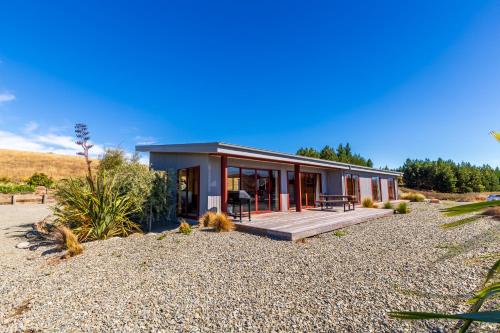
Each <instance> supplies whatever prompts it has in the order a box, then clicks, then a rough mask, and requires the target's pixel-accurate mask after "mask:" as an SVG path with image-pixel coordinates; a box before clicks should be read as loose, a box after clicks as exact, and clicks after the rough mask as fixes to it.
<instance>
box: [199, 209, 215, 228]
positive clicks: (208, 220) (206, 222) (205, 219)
mask: <svg viewBox="0 0 500 333" xmlns="http://www.w3.org/2000/svg"><path fill="white" fill-rule="evenodd" d="M216 216H217V214H216V213H214V212H211V211H208V212H206V213H205V214H203V215H202V216H201V217H200V219H199V220H198V222H199V223H200V224H199V226H200V227H203V228H206V227H209V226H211V225H212V224H213V221H214V220H215V217H216Z"/></svg>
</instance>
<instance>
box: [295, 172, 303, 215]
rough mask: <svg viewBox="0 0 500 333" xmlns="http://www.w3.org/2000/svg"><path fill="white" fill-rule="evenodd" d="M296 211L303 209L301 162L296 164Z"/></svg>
mask: <svg viewBox="0 0 500 333" xmlns="http://www.w3.org/2000/svg"><path fill="white" fill-rule="evenodd" d="M295 211H297V212H301V211H302V182H301V179H300V164H295Z"/></svg>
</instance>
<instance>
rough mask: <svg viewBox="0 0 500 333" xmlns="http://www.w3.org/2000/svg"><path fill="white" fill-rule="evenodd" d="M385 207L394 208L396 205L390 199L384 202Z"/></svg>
mask: <svg viewBox="0 0 500 333" xmlns="http://www.w3.org/2000/svg"><path fill="white" fill-rule="evenodd" d="M384 208H385V209H393V208H394V206H393V205H392V203H391V202H390V201H386V202H385V203H384Z"/></svg>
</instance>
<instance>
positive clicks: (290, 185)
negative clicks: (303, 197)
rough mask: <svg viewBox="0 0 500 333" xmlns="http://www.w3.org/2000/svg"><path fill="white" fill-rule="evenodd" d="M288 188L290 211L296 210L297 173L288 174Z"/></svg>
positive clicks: (289, 172) (290, 172)
mask: <svg viewBox="0 0 500 333" xmlns="http://www.w3.org/2000/svg"><path fill="white" fill-rule="evenodd" d="M287 178H288V183H287V188H288V205H289V207H288V209H290V208H295V173H294V172H293V171H288V172H287Z"/></svg>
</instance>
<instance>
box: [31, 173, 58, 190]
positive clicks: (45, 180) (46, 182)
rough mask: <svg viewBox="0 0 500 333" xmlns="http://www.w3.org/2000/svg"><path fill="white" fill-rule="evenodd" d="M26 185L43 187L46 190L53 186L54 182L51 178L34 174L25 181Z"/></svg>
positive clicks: (42, 174)
mask: <svg viewBox="0 0 500 333" xmlns="http://www.w3.org/2000/svg"><path fill="white" fill-rule="evenodd" d="M26 183H27V184H28V185H32V186H45V187H46V188H51V187H52V186H54V180H53V179H52V177H49V176H47V175H46V174H44V173H37V172H35V173H34V174H33V175H32V176H31V177H30V178H28V180H27V181H26Z"/></svg>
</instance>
